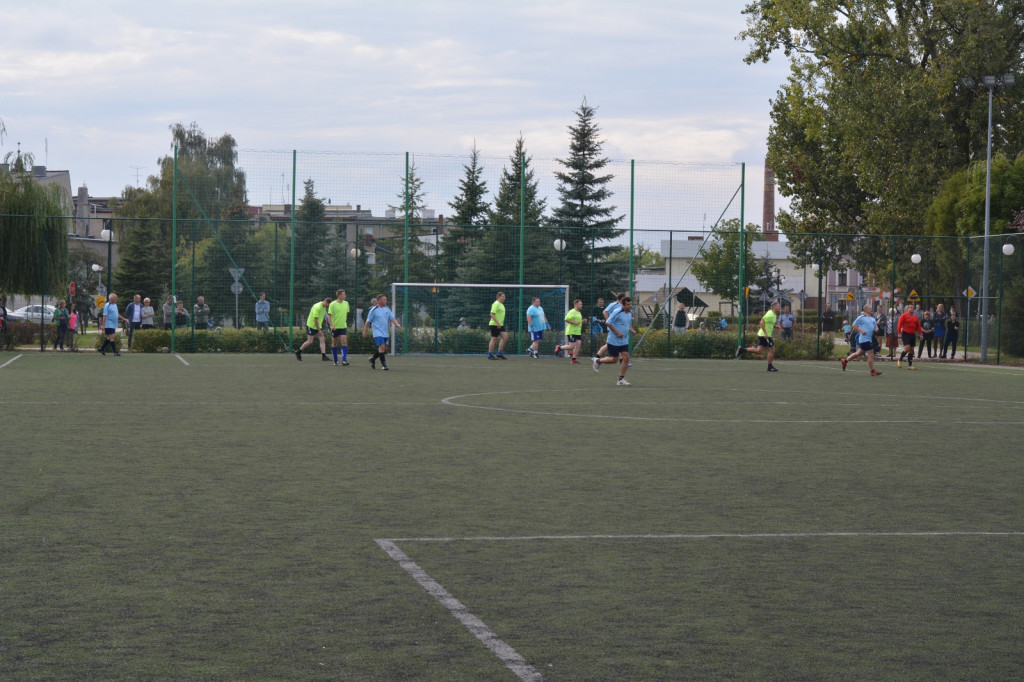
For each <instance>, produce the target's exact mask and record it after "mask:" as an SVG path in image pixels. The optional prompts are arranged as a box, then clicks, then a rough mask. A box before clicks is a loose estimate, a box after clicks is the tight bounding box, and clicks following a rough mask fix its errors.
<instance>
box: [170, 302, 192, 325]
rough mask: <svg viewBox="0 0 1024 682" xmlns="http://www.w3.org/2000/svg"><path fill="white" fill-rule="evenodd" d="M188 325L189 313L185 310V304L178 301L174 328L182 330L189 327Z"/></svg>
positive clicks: (175, 309)
mask: <svg viewBox="0 0 1024 682" xmlns="http://www.w3.org/2000/svg"><path fill="white" fill-rule="evenodd" d="M188 324H189V320H188V311H187V310H185V302H184V301H178V303H177V305H176V306H175V308H174V326H175V327H176V328H178V329H180V328H182V327H187V326H188Z"/></svg>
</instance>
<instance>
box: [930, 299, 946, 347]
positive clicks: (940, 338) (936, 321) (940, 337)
mask: <svg viewBox="0 0 1024 682" xmlns="http://www.w3.org/2000/svg"><path fill="white" fill-rule="evenodd" d="M948 319H949V315H947V314H946V306H944V305H942V304H941V303H940V304H938V305H937V306H935V312H934V313H932V325H934V327H935V335H934V339H935V356H936V357H939V358H944V357H946V351H944V350H943V345H944V344H945V341H946V320H948Z"/></svg>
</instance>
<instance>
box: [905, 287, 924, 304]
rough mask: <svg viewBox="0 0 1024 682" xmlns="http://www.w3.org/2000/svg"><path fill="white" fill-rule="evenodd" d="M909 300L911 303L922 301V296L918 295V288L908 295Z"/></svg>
mask: <svg viewBox="0 0 1024 682" xmlns="http://www.w3.org/2000/svg"><path fill="white" fill-rule="evenodd" d="M907 300H908V301H910V302H911V303H918V302H920V300H921V297H920V296H918V295H917V289H911V290H910V296H907Z"/></svg>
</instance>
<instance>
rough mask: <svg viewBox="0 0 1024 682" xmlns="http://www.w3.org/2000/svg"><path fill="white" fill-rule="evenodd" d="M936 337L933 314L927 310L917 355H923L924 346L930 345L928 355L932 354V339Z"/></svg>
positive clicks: (922, 323) (922, 322) (922, 324)
mask: <svg viewBox="0 0 1024 682" xmlns="http://www.w3.org/2000/svg"><path fill="white" fill-rule="evenodd" d="M934 338H935V324H934V323H933V322H932V314H931V313H929V312H925V314H924V319H923V320H922V321H921V343H920V344H919V345H918V346H917V357H918V358H920V357H921V352H922V351H924V347H925V346H928V357H931V356H932V339H934Z"/></svg>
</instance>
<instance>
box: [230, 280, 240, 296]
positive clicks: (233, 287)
mask: <svg viewBox="0 0 1024 682" xmlns="http://www.w3.org/2000/svg"><path fill="white" fill-rule="evenodd" d="M231 293H233V294H235V295H236V296H237V295H238V294H240V293H242V283H241V282H235V283H234V284H232V285H231Z"/></svg>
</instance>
